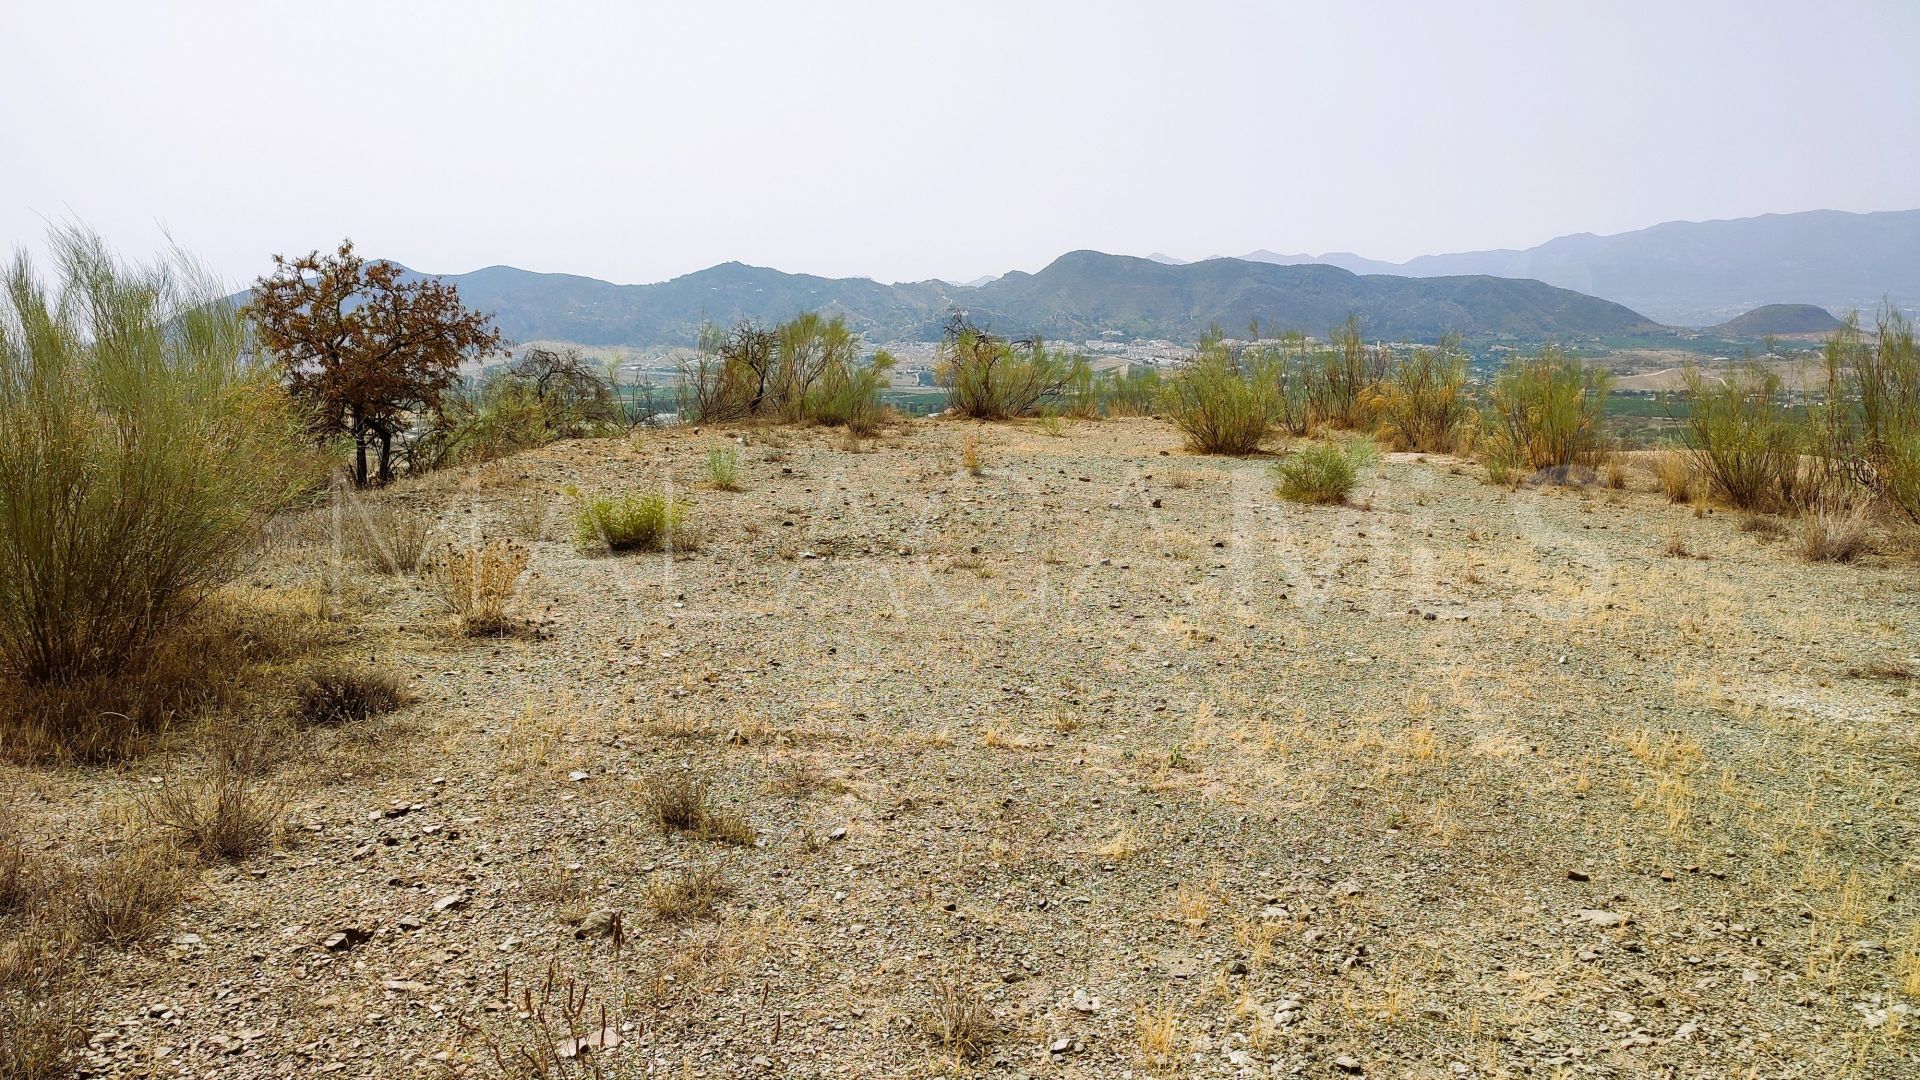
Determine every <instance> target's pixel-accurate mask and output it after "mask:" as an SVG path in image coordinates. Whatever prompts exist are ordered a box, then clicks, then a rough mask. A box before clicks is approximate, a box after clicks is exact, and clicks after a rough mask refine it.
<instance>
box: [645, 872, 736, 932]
mask: <svg viewBox="0 0 1920 1080" xmlns="http://www.w3.org/2000/svg"><path fill="white" fill-rule="evenodd" d="M732 895H733V886H732V885H731V884H730V883H728V881H727V879H726V875H725V874H724V873H723V872H722V871H721V868H720V867H719V866H718V865H714V864H710V865H704V866H684V867H681V868H680V870H679V872H678V873H675V874H672V875H659V876H656V877H655V878H654V879H653V880H652V881H649V882H648V883H647V890H646V893H645V895H644V896H643V897H642V898H641V899H642V902H643V903H645V904H646V907H647V911H648V913H649V914H651V915H652V916H653V917H654V918H655V919H657V920H659V921H660V922H693V921H694V920H697V919H705V918H710V917H711V916H712V915H713V912H714V909H715V908H716V907H718V906H719V905H720V901H722V900H725V899H726V898H727V897H729V896H732Z"/></svg>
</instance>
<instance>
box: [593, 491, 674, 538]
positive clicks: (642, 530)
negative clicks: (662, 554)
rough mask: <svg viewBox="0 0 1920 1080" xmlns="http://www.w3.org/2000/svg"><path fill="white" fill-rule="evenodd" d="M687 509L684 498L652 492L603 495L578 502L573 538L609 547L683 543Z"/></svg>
mask: <svg viewBox="0 0 1920 1080" xmlns="http://www.w3.org/2000/svg"><path fill="white" fill-rule="evenodd" d="M687 510H688V507H687V504H686V503H685V502H683V501H680V500H678V499H671V498H668V497H667V496H665V495H660V494H655V493H647V494H635V495H619V496H604V495H603V496H600V497H598V498H593V499H588V500H586V501H584V502H583V503H582V504H581V506H580V509H579V511H578V512H577V513H576V514H575V515H574V522H573V526H574V539H575V540H576V541H578V542H579V544H580V546H581V547H587V548H591V547H597V546H599V545H602V544H604V545H606V547H607V549H608V550H610V551H659V550H662V549H671V548H674V547H684V546H685V544H684V540H685V539H686V522H687Z"/></svg>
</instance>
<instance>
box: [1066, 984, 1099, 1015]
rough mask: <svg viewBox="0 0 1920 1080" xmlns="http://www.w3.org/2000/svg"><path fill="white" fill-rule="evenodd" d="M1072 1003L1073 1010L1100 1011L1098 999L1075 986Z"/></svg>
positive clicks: (1081, 1011) (1083, 1011)
mask: <svg viewBox="0 0 1920 1080" xmlns="http://www.w3.org/2000/svg"><path fill="white" fill-rule="evenodd" d="M1072 1005H1073V1011H1074V1012H1079V1013H1091V1012H1099V1011H1100V999H1099V998H1097V997H1092V996H1089V995H1088V993H1087V992H1086V991H1085V990H1081V989H1078V988H1075V990H1074V991H1073V1002H1072Z"/></svg>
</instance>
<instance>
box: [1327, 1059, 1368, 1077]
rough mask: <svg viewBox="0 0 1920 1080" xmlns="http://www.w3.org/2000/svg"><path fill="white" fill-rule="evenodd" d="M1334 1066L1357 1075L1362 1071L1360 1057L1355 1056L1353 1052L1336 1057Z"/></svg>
mask: <svg viewBox="0 0 1920 1080" xmlns="http://www.w3.org/2000/svg"><path fill="white" fill-rule="evenodd" d="M1333 1067H1334V1068H1336V1069H1339V1070H1340V1071H1341V1072H1343V1073H1351V1074H1353V1075H1356V1076H1357V1075H1359V1073H1360V1071H1361V1070H1360V1059H1358V1058H1356V1057H1354V1056H1353V1055H1351V1054H1341V1055H1340V1056H1339V1057H1337V1058H1334V1059H1333Z"/></svg>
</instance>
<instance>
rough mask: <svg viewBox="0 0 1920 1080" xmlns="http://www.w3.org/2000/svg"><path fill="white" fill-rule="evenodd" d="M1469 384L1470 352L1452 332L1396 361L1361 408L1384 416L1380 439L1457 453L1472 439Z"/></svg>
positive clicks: (1400, 446)
mask: <svg viewBox="0 0 1920 1080" xmlns="http://www.w3.org/2000/svg"><path fill="white" fill-rule="evenodd" d="M1466 387H1467V354H1466V353H1464V352H1462V351H1461V349H1460V339H1459V338H1458V337H1451V336H1449V337H1446V338H1442V339H1441V341H1440V343H1439V344H1438V345H1436V346H1435V347H1433V348H1431V349H1417V350H1415V351H1414V354H1413V356H1412V357H1410V358H1408V359H1406V360H1402V361H1400V362H1399V363H1397V364H1395V365H1394V366H1393V369H1392V371H1391V373H1390V374H1389V375H1388V376H1387V378H1386V379H1385V380H1384V381H1382V382H1381V383H1379V384H1378V385H1377V386H1375V387H1373V388H1371V389H1369V390H1368V391H1366V392H1365V393H1364V394H1363V400H1362V402H1361V403H1360V408H1362V409H1364V410H1365V411H1367V412H1370V413H1372V414H1374V415H1375V416H1377V417H1378V418H1379V419H1378V423H1379V435H1380V437H1381V438H1383V439H1385V440H1386V441H1387V442H1388V443H1390V444H1391V445H1393V446H1394V447H1396V448H1398V449H1401V450H1419V451H1423V452H1427V453H1455V452H1458V451H1460V450H1461V449H1463V448H1464V446H1465V444H1467V443H1469V442H1471V441H1472V437H1473V429H1474V422H1475V414H1474V409H1473V403H1472V401H1471V400H1469V398H1468V396H1467V390H1466Z"/></svg>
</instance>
